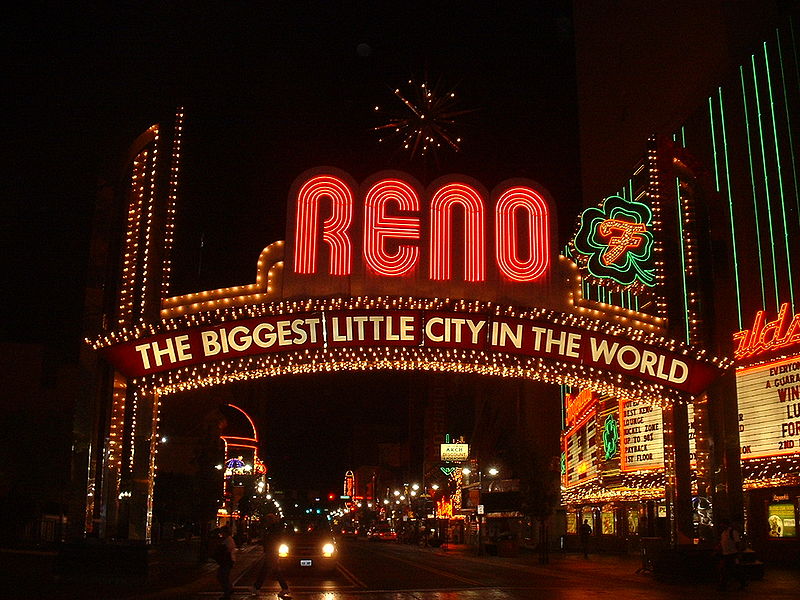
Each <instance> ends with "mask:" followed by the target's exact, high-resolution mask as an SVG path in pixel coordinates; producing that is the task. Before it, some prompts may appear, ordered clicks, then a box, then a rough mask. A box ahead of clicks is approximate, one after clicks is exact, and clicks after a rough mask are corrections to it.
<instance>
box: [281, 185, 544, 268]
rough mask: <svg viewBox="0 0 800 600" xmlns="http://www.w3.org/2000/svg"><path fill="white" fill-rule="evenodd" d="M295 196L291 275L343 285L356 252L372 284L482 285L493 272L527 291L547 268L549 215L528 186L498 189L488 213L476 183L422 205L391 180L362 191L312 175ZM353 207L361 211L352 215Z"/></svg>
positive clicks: (444, 188)
mask: <svg viewBox="0 0 800 600" xmlns="http://www.w3.org/2000/svg"><path fill="white" fill-rule="evenodd" d="M293 189H296V190H297V192H296V195H295V197H294V198H293V200H294V207H295V209H294V219H295V222H294V230H293V233H294V250H293V255H292V258H293V271H294V273H295V274H299V275H313V274H317V273H322V272H323V271H327V274H328V275H331V276H340V277H346V276H349V275H351V274H352V273H353V272H354V265H353V261H354V258H355V256H356V251H355V250H354V247H356V246H360V249H361V256H362V258H363V263H364V266H365V267H366V271H367V273H368V274H370V275H373V276H379V277H403V276H408V275H411V274H414V273H417V272H419V273H422V274H425V275H427V277H428V278H429V279H430V280H431V281H443V282H445V281H452V280H457V281H465V282H469V283H481V282H485V281H487V279H488V278H489V274H488V273H487V271H488V269H489V268H493V269H495V271H496V273H497V274H498V275H499V277H501V278H502V279H504V280H506V281H511V282H520V283H526V282H534V281H538V280H541V279H542V278H544V276H545V275H546V274H547V272H548V271H549V268H550V261H551V258H550V254H551V248H550V229H551V226H550V221H551V214H550V208H549V205H548V202H547V200H546V197H545V194H544V193H543V192H541V191H538V190H537V189H536V188H535V187H534V185H533V184H531V183H530V182H527V183H526V182H523V183H518V182H516V181H514V182H505V183H503V184H500V185H499V186H497V188H495V191H494V193H493V194H492V195H491V198H492V199H493V205H491V206H490V205H489V199H488V198H487V197H486V196H487V195H486V194H485V193H484V192H482V191H481V190H480V189H479V187H478V186H477V185H475V184H471V183H467V182H465V181H458V180H448V181H446V182H444V183H441V184H438V185H436V186H434V187H433V189H430V190H429V191H428V193H427V198H421V197H420V195H421V193H420V192H419V191H418V186H415V185H414V184H413V183H411V182H409V181H406V180H405V179H404V178H402V177H401V176H399V175H398V174H393V175H392V176H387V177H383V178H378V179H377V180H375V181H374V182H373V183H371V184H369V185H366V186H363V189H361V190H359V189H358V188H357V187H356V186H355V185H354V184H352V183H350V182H349V178H348V177H347V176H345V175H344V174H341V175H340V174H336V173H332V172H322V173H319V172H317V173H315V174H312V175H309V176H307V177H306V178H305V179H304V180H301V185H299V186H295V187H294V188H293ZM425 200H428V201H427V202H425ZM356 207H361V208H362V209H363V210H362V212H361V214H360V215H358V216H356V215H355V212H356V210H355V209H356ZM322 215H325V217H324V219H322ZM490 217H491V218H492V219H493V222H494V227H493V229H489V227H491V223H490V222H489V218H490ZM456 222H458V225H456ZM356 225H358V226H359V227H356ZM362 225H363V227H360V226H362ZM359 228H360V229H361V230H362V231H361V232H359V231H358V229H359ZM490 233H491V234H492V235H489V234H490ZM426 238H427V239H426ZM492 241H493V243H494V248H493V249H491V248H490V249H487V245H488V244H490V243H491V242H492ZM321 253H325V256H327V257H328V260H327V267H324V266H321V262H320V255H321ZM456 256H458V257H460V260H458V259H456V258H455V257H456ZM426 258H427V262H428V264H427V265H421V262H422V261H423V260H425V259H426ZM492 259H493V260H492ZM490 261H491V264H490Z"/></svg>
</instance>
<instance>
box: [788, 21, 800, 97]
mask: <svg viewBox="0 0 800 600" xmlns="http://www.w3.org/2000/svg"><path fill="white" fill-rule="evenodd" d="M789 32H790V33H791V34H792V54H793V55H794V80H795V81H796V82H797V89H799V90H800V59H798V58H797V40H796V39H795V37H794V19H793V18H792V17H789Z"/></svg>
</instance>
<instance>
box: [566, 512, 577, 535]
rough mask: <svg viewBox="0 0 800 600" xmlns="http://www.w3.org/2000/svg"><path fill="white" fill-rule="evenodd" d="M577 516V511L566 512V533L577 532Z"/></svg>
mask: <svg viewBox="0 0 800 600" xmlns="http://www.w3.org/2000/svg"><path fill="white" fill-rule="evenodd" d="M578 517H579V513H578V512H577V511H574V510H571V511H569V512H568V513H567V533H578Z"/></svg>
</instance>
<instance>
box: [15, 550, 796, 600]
mask: <svg viewBox="0 0 800 600" xmlns="http://www.w3.org/2000/svg"><path fill="white" fill-rule="evenodd" d="M176 548H177V550H176ZM196 550H197V549H196V547H195V548H194V549H193V548H192V547H191V546H189V545H186V546H185V547H184V546H181V545H177V546H176V547H175V548H173V549H172V550H171V551H168V552H165V551H163V550H161V551H160V552H159V553H158V556H159V558H156V559H155V560H154V562H153V563H152V573H153V575H151V577H149V578H148V579H147V580H141V579H136V578H133V577H122V578H117V579H116V580H113V579H110V578H108V577H96V576H95V577H90V576H84V575H76V576H74V577H70V578H61V579H53V578H52V577H49V576H48V572H49V567H48V564H47V560H48V556H50V557H51V558H52V555H48V554H47V553H31V552H27V553H25V552H10V551H0V598H2V600H16V599H20V600H21V599H25V600H30V599H32V598H37V599H38V598H41V599H43V600H44V599H47V600H73V599H78V598H80V599H82V600H115V599H119V600H125V599H131V598H135V599H141V600H211V599H216V598H219V597H220V595H221V591H220V587H219V583H218V582H217V580H216V565H215V563H213V562H211V561H207V562H204V563H200V564H198V562H197V558H196V557H197V552H196ZM340 550H341V552H340V562H339V567H338V569H337V570H336V571H335V572H333V573H331V574H317V573H313V572H291V573H289V574H288V575H287V579H288V580H289V583H290V586H291V588H292V592H293V597H294V598H297V599H300V600H478V599H480V600H533V599H535V600H573V599H574V600H578V599H580V600H626V599H639V598H642V599H647V600H661V599H673V598H680V599H686V598H696V597H702V598H703V600H714V599H716V598H737V597H738V598H765V599H769V600H773V599H774V600H780V599H783V598H787V599H788V598H797V590H798V589H800V570H799V569H798V567H797V566H795V567H794V568H779V567H775V566H770V565H767V568H766V572H765V575H764V578H763V579H762V580H758V581H753V582H751V583H750V585H749V587H748V589H747V590H746V591H738V590H731V591H729V592H727V593H722V592H718V591H717V590H716V582H715V577H714V574H713V573H703V572H701V570H700V569H697V573H694V572H692V573H691V576H690V579H689V580H688V581H687V580H683V581H680V582H675V581H664V580H663V579H661V578H656V577H655V576H654V575H653V574H652V573H649V572H640V570H639V568H640V567H641V566H642V565H641V560H640V558H639V557H638V556H636V555H616V554H615V555H611V554H608V555H598V554H593V555H591V556H590V557H589V559H584V558H583V557H582V556H580V555H576V554H561V553H555V554H552V555H551V557H550V562H549V563H548V564H540V563H539V560H538V556H537V555H536V554H532V553H527V552H522V553H520V555H519V556H517V557H512V558H505V557H497V556H476V555H475V551H474V549H470V548H467V547H463V546H462V547H453V546H450V547H448V548H447V549H444V548H436V549H434V548H419V547H416V546H409V545H404V544H397V543H393V542H370V541H366V540H344V541H342V542H341V543H340ZM260 557H261V549H260V547H259V546H257V545H253V546H248V547H245V548H243V549H241V550H240V551H239V552H238V553H237V562H236V566H235V568H234V571H233V581H234V585H235V593H234V596H233V600H244V599H245V598H253V597H252V596H251V595H250V593H249V588H250V586H252V584H253V581H254V580H255V577H256V573H257V567H258V564H257V563H258V561H259V558H260ZM277 591H278V584H277V582H275V581H267V582H266V583H265V584H264V587H263V588H262V590H261V593H260V594H259V596H258V598H261V599H266V598H275V597H276V596H275V594H276V592H277Z"/></svg>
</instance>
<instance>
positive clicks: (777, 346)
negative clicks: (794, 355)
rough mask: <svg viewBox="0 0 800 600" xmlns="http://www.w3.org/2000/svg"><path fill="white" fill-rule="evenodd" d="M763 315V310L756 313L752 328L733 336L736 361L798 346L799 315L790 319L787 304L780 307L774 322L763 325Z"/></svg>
mask: <svg viewBox="0 0 800 600" xmlns="http://www.w3.org/2000/svg"><path fill="white" fill-rule="evenodd" d="M765 314H766V313H765V311H763V310H760V311H758V312H757V313H756V318H755V320H754V321H753V327H752V328H750V329H744V330H742V331H737V332H736V333H734V334H733V341H734V342H735V343H737V346H736V349H735V350H734V351H733V356H734V358H735V359H736V360H744V359H746V358H752V357H753V356H757V355H759V354H766V353H768V352H774V351H776V350H782V349H784V348H788V347H789V346H794V345H796V344H800V313H798V314H796V315H794V317H792V318H790V316H789V315H790V313H789V303H788V302H784V303H783V304H782V305H781V308H780V310H779V311H778V317H777V318H776V319H775V320H774V321H770V322H768V323H764V320H765Z"/></svg>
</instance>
